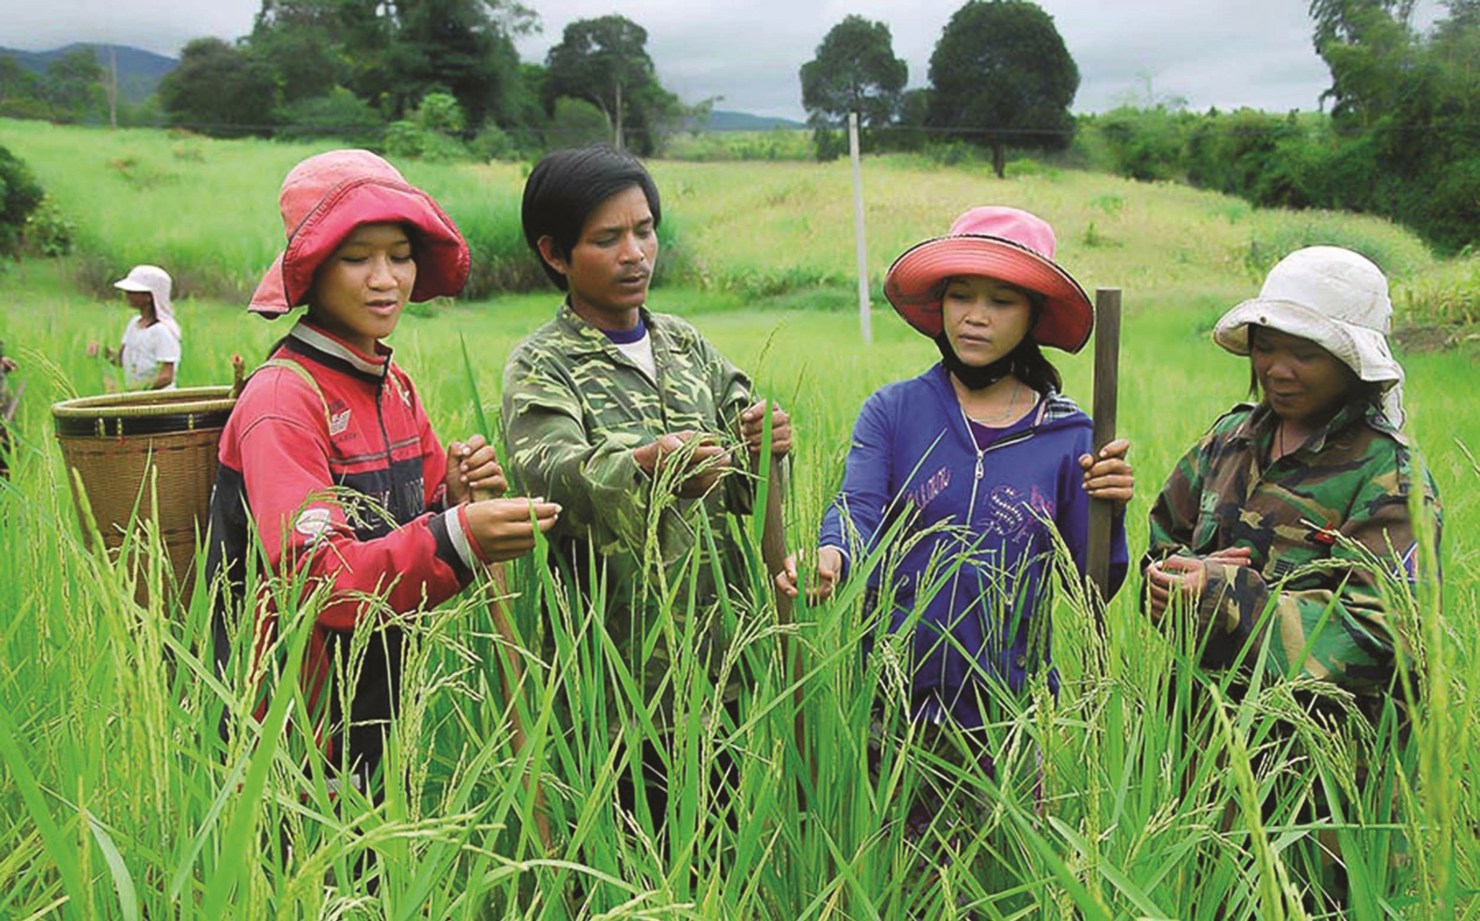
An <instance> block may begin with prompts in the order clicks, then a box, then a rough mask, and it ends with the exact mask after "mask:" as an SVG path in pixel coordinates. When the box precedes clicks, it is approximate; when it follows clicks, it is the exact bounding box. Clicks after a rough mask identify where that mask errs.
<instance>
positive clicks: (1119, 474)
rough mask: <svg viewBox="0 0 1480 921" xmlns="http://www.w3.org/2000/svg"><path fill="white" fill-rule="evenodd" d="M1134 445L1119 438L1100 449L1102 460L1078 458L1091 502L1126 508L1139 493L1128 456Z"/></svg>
mask: <svg viewBox="0 0 1480 921" xmlns="http://www.w3.org/2000/svg"><path fill="white" fill-rule="evenodd" d="M1130 448H1131V443H1130V442H1129V441H1126V440H1125V439H1124V438H1117V439H1116V440H1114V441H1112V442H1110V443H1109V444H1107V445H1105V446H1104V447H1103V448H1101V449H1100V456H1099V459H1098V460H1096V459H1095V458H1093V457H1091V456H1090V455H1088V454H1081V455H1079V468H1080V469H1081V470H1083V471H1084V491H1085V492H1087V493H1089V497H1090V498H1091V499H1101V500H1104V501H1106V502H1115V503H1117V504H1120V505H1125V504H1126V503H1128V502H1130V501H1131V496H1132V495H1134V494H1135V491H1136V477H1135V474H1134V473H1133V472H1132V470H1131V465H1130V464H1128V463H1126V460H1125V455H1126V453H1127V452H1128V451H1130Z"/></svg>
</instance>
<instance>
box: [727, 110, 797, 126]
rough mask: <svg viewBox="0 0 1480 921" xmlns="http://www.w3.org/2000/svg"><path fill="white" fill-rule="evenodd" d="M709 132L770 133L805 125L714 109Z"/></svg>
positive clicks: (785, 119) (784, 119) (747, 113)
mask: <svg viewBox="0 0 1480 921" xmlns="http://www.w3.org/2000/svg"><path fill="white" fill-rule="evenodd" d="M706 127H707V128H708V129H709V130H710V131H770V130H771V129H773V128H784V129H790V130H795V129H800V128H805V127H807V125H806V123H804V122H799V121H793V120H792V119H789V118H772V117H770V116H766V115H751V114H750V113H749V112H726V111H722V110H719V109H716V110H715V111H713V112H710V113H709V124H708V125H707V126H706Z"/></svg>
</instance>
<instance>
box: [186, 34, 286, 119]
mask: <svg viewBox="0 0 1480 921" xmlns="http://www.w3.org/2000/svg"><path fill="white" fill-rule="evenodd" d="M159 102H160V105H161V106H162V107H163V108H164V111H165V112H166V113H167V114H168V116H169V120H170V124H171V125H175V126H178V127H182V128H188V129H190V130H192V131H200V132H203V133H205V134H210V135H213V136H215V137H241V136H244V135H252V134H256V135H267V134H269V133H271V131H272V129H273V127H274V126H275V122H274V120H273V110H274V109H275V108H276V105H277V88H276V84H275V82H274V80H273V75H272V71H271V69H270V68H269V67H268V66H267V65H266V64H265V63H264V62H262V61H259V60H257V59H256V58H254V57H253V56H252V55H251V54H250V52H248V51H243V50H242V49H239V48H236V47H233V46H232V45H229V44H227V43H226V42H224V41H222V40H221V39H219V38H197V39H194V40H192V41H191V42H189V43H188V44H186V46H185V48H184V50H183V51H182V52H181V53H180V64H179V66H178V67H176V68H175V69H174V70H172V71H170V72H169V73H168V74H165V76H164V79H162V80H161V81H160V82H159Z"/></svg>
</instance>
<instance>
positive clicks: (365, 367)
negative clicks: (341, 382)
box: [283, 317, 391, 384]
mask: <svg viewBox="0 0 1480 921" xmlns="http://www.w3.org/2000/svg"><path fill="white" fill-rule="evenodd" d="M283 344H284V345H285V346H286V347H287V348H289V349H290V350H292V351H294V352H297V353H299V354H300V355H306V356H307V357H309V358H312V359H313V360H314V361H317V362H319V363H320V364H323V365H326V366H328V367H330V368H334V369H336V370H339V371H343V372H344V373H346V374H349V375H351V376H353V377H358V378H361V379H363V380H366V381H369V382H370V383H375V384H378V383H380V382H381V381H383V380H384V379H385V376H386V373H387V371H388V370H389V369H390V366H391V349H390V347H389V346H387V345H386V344H385V343H383V342H377V343H375V354H374V355H366V354H365V353H364V352H361V351H360V350H359V349H357V348H355V347H354V346H352V345H350V344H349V343H347V342H345V341H344V340H343V339H340V338H339V337H338V336H335V335H334V334H332V333H330V332H328V331H326V330H324V329H322V328H321V327H318V326H314V325H313V324H312V323H309V322H308V319H307V318H306V317H305V318H303V319H300V320H299V321H298V323H297V324H296V325H295V326H294V327H293V329H292V330H290V331H289V332H288V337H287V339H285V340H284V342H283Z"/></svg>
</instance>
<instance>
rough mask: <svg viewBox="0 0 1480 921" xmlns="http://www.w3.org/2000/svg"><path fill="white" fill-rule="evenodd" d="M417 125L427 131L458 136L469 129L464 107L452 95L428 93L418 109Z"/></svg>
mask: <svg viewBox="0 0 1480 921" xmlns="http://www.w3.org/2000/svg"><path fill="white" fill-rule="evenodd" d="M416 123H417V124H418V125H420V126H421V127H422V128H423V129H425V130H427V131H435V132H437V133H439V134H446V135H458V134H462V133H463V131H464V130H465V129H466V128H467V119H466V118H464V117H463V111H462V107H461V106H459V105H458V104H457V97H455V96H453V95H452V94H451V93H427V94H426V95H425V96H423V97H422V100H421V103H420V105H418V106H417V107H416Z"/></svg>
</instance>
